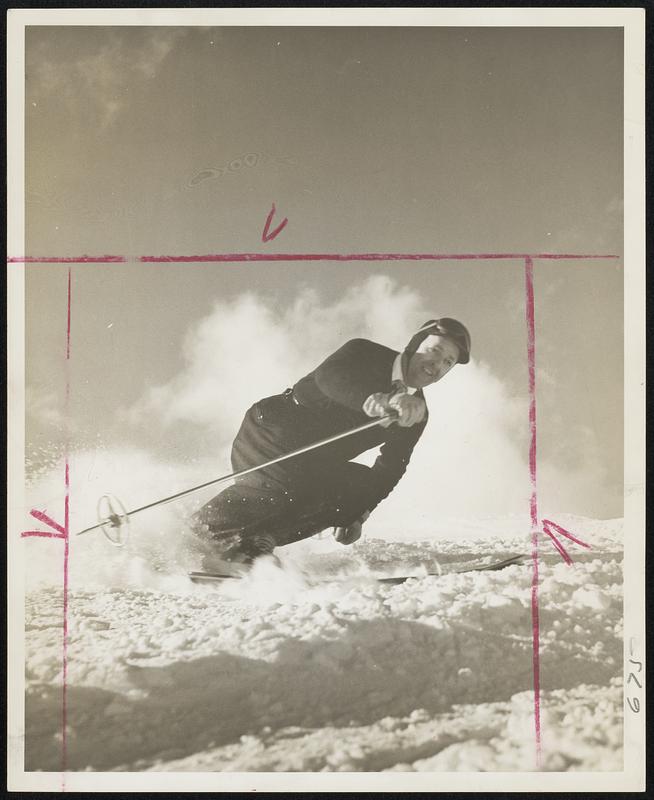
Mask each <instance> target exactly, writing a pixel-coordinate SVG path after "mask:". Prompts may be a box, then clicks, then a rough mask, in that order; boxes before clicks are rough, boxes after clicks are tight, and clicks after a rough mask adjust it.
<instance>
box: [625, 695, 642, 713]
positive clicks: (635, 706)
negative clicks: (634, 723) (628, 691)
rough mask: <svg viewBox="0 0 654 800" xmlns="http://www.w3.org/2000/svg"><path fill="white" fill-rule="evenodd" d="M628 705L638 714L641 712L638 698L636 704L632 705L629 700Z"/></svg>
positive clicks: (635, 698) (635, 699) (635, 700)
mask: <svg viewBox="0 0 654 800" xmlns="http://www.w3.org/2000/svg"><path fill="white" fill-rule="evenodd" d="M627 703H628V704H629V708H630V709H631V710H632V711H633V712H634V713H635V714H637V713H638V712H639V711H640V700H639V699H638V698H637V697H634V704H633V705H631V698H629V697H628V698H627Z"/></svg>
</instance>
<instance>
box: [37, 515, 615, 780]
mask: <svg viewBox="0 0 654 800" xmlns="http://www.w3.org/2000/svg"><path fill="white" fill-rule="evenodd" d="M559 521H560V523H561V524H563V525H564V526H565V527H567V528H569V529H570V530H572V531H574V532H575V533H576V534H577V535H579V536H580V538H582V539H585V540H586V541H588V542H589V543H590V544H591V545H592V550H590V551H588V550H582V549H580V548H578V547H571V548H570V553H571V555H572V556H573V558H574V559H575V562H574V564H573V565H572V566H568V565H566V564H565V563H563V562H562V561H561V558H560V557H559V556H558V554H557V553H556V552H555V550H554V548H553V547H551V546H549V545H548V542H547V540H545V541H543V543H542V545H541V550H542V554H541V558H540V559H539V566H540V569H539V572H540V582H539V591H538V596H539V611H540V679H541V689H542V693H541V730H542V759H541V768H542V769H545V770H553V771H564V770H578V771H588V770H608V771H614V770H621V769H622V677H621V676H622V669H621V663H622V559H621V553H620V550H621V535H620V525H619V522H618V521H616V520H612V521H609V522H607V521H600V522H592V521H590V520H583V521H582V520H572V519H566V520H563V519H561V520H559ZM452 533H453V536H452V540H450V541H444V540H439V541H432V542H408V541H402V542H392V541H382V540H379V539H366V540H364V541H362V542H360V543H358V544H356V545H354V546H353V547H350V548H341V547H339V546H338V545H335V544H333V543H332V542H330V541H329V540H327V539H326V538H323V539H315V540H311V541H309V542H304V543H300V544H298V545H296V546H294V547H290V548H287V549H285V550H281V551H279V552H280V555H281V556H282V558H283V561H284V569H279V568H278V567H276V566H274V565H273V564H271V563H266V562H264V563H262V564H261V565H259V566H257V567H256V568H255V570H254V571H253V573H252V574H251V575H250V576H249V577H248V578H247V579H245V580H242V581H233V582H230V583H225V584H221V585H210V586H207V585H193V584H191V583H190V582H189V581H188V580H187V579H186V578H185V576H184V570H183V569H182V567H181V566H179V565H177V566H176V567H175V568H172V567H171V565H170V564H168V565H165V564H164V565H162V564H160V563H154V562H151V561H148V560H147V559H145V558H143V556H142V555H139V554H138V553H132V554H129V553H127V554H126V553H125V552H122V553H121V552H117V553H115V552H114V551H112V550H111V548H109V546H108V545H104V547H105V549H104V551H103V553H104V558H105V560H106V561H107V562H110V561H111V559H112V558H114V557H115V559H117V561H116V563H118V564H121V565H122V568H123V572H122V574H119V570H117V568H115V566H114V568H112V569H109V567H107V565H105V567H106V569H105V570H104V571H101V572H100V573H97V572H96V573H93V572H90V573H89V574H88V576H87V577H88V580H86V581H85V579H84V575H83V574H81V573H80V572H75V571H74V570H73V573H72V574H73V575H74V576H75V577H74V580H72V583H71V591H70V595H69V635H68V650H67V656H68V671H67V714H66V724H67V727H66V748H67V764H68V769H69V770H103V771H105V770H130V771H135V770H155V771H162V770H175V771H184V770H186V771H202V772H207V771H239V772H240V771H316V772H320V771H348V772H352V771H384V770H393V771H398V770H400V771H457V770H461V771H471V770H472V771H491V770H498V771H507V770H513V771H529V770H533V769H535V768H536V761H535V744H534V743H535V726H534V695H533V646H532V611H531V597H532V576H533V570H532V563H531V561H530V560H529V559H527V560H526V561H525V562H524V563H523V564H522V565H519V566H518V565H515V566H511V567H508V568H506V569H504V570H502V571H498V572H472V573H458V574H456V573H448V565H449V566H451V565H452V564H456V565H459V566H461V565H463V564H465V562H466V561H468V560H469V559H470V558H473V557H475V558H476V557H479V556H488V557H489V558H490V557H492V558H496V559H501V558H505V557H506V556H507V555H510V554H512V553H515V552H525V551H526V552H529V543H528V537H522V538H513V539H510V538H504V539H503V538H501V537H495V539H494V540H492V543H490V542H489V540H488V539H486V540H485V542H484V543H483V547H482V545H481V544H480V543H479V542H475V541H474V540H473V539H469V540H466V541H461V540H458V541H455V538H456V533H457V532H456V531H453V532H452ZM182 566H185V565H182ZM438 566H440V567H441V568H442V572H443V574H442V575H440V577H429V576H427V575H426V573H427V572H430V571H436V567H438ZM400 573H403V574H414V575H415V576H416V577H415V578H414V579H412V580H410V581H408V582H406V583H404V584H399V585H393V584H384V583H379V582H377V581H375V580H374V578H373V577H372V575H374V574H386V575H392V574H400ZM307 574H308V575H310V576H311V577H312V578H313V579H315V578H316V577H321V579H322V580H321V581H320V582H316V581H315V580H311V581H309V580H307V578H306V575H307ZM26 624H27V633H26V647H27V655H26V681H27V697H26V769H28V770H52V771H56V770H58V769H60V768H61V754H62V752H61V751H62V692H61V683H62V594H61V589H60V587H56V586H53V585H40V586H38V587H34V588H33V589H32V591H30V593H29V595H28V597H27V607H26Z"/></svg>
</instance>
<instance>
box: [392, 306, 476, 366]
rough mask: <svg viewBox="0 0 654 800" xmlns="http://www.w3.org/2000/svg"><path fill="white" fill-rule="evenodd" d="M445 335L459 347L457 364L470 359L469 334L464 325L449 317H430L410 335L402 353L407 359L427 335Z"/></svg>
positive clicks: (464, 362)
mask: <svg viewBox="0 0 654 800" xmlns="http://www.w3.org/2000/svg"><path fill="white" fill-rule="evenodd" d="M433 335H438V336H446V337H447V338H448V339H451V340H452V341H453V342H454V344H455V345H456V346H457V347H458V348H459V358H458V359H457V360H458V362H459V364H467V363H468V361H470V334H469V333H468V329H467V328H466V326H465V325H464V324H463V323H461V322H459V321H458V320H457V319H452V318H451V317H441V319H430V320H428V321H427V322H425V324H424V325H423V326H422V327H421V328H420V329H419V330H418V331H417V332H416V333H415V334H414V335H413V336H412V337H411V339H410V340H409V344H408V345H407V346H406V348H405V350H404V353H405V355H406V356H407V361H408V359H409V358H411V356H412V355H413V354H414V353H415V352H416V350H417V349H418V347H419V346H420V343H421V342H422V341H424V340H425V339H426V338H427V337H428V336H433Z"/></svg>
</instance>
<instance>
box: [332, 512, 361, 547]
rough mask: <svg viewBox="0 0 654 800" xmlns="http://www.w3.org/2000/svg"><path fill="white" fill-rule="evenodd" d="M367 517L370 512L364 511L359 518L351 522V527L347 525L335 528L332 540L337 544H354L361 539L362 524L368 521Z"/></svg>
mask: <svg viewBox="0 0 654 800" xmlns="http://www.w3.org/2000/svg"><path fill="white" fill-rule="evenodd" d="M369 516H370V512H369V511H365V512H364V513H363V514H362V516H361V518H360V519H358V520H356V521H355V522H353V523H352V524H351V525H348V526H347V527H343V526H337V527H335V528H334V539H336V541H337V542H338V543H339V544H354V542H356V541H358V539H360V538H361V530H362V528H363V523H364V522H365V521H366V520H367V519H368V517H369Z"/></svg>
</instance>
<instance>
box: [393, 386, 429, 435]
mask: <svg viewBox="0 0 654 800" xmlns="http://www.w3.org/2000/svg"><path fill="white" fill-rule="evenodd" d="M388 405H389V407H390V409H391V411H395V412H396V413H397V414H398V420H397V421H398V423H399V425H400V426H401V427H402V428H410V427H411V425H415V424H416V423H418V422H422V421H423V419H424V418H425V414H426V413H427V404H426V403H425V401H424V400H423V399H422V397H416V396H415V395H414V394H396V395H394V396H393V397H391V399H390V400H389V402H388Z"/></svg>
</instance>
